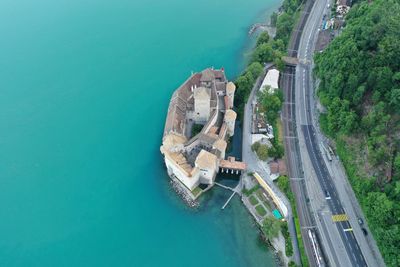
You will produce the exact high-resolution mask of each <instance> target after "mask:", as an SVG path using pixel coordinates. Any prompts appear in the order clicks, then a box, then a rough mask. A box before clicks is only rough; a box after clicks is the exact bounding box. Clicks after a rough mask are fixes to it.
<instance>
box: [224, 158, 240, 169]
mask: <svg viewBox="0 0 400 267" xmlns="http://www.w3.org/2000/svg"><path fill="white" fill-rule="evenodd" d="M219 166H220V167H221V168H226V169H234V170H245V169H246V163H244V162H242V161H236V160H235V158H234V157H228V160H225V159H221V160H220V161H219Z"/></svg>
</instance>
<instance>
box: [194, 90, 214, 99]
mask: <svg viewBox="0 0 400 267" xmlns="http://www.w3.org/2000/svg"><path fill="white" fill-rule="evenodd" d="M194 98H196V99H199V98H202V99H210V98H211V89H209V88H205V87H197V88H195V89H194Z"/></svg>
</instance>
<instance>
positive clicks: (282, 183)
mask: <svg viewBox="0 0 400 267" xmlns="http://www.w3.org/2000/svg"><path fill="white" fill-rule="evenodd" d="M276 184H277V186H278V187H279V189H280V190H281V191H282V192H283V193H284V194H285V195H286V196H287V198H288V199H289V201H290V205H291V206H292V211H293V217H294V223H295V226H296V234H297V241H298V242H297V243H298V244H299V250H300V257H301V262H302V265H303V266H304V267H306V266H309V264H308V258H307V254H306V250H305V249H304V244H303V238H302V237H301V228H300V222H299V216H298V214H297V209H296V202H295V200H294V195H293V192H292V191H291V190H290V183H289V178H288V177H287V176H280V177H279V178H278V180H276Z"/></svg>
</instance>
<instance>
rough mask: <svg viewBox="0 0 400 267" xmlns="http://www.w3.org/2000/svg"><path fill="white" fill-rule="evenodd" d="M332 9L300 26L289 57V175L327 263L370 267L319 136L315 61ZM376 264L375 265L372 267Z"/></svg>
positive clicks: (316, 12) (320, 5)
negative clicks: (319, 38) (296, 60)
mask: <svg viewBox="0 0 400 267" xmlns="http://www.w3.org/2000/svg"><path fill="white" fill-rule="evenodd" d="M308 2H310V1H308ZM327 5H328V0H320V1H316V2H315V3H314V5H313V7H312V9H311V10H310V12H309V13H308V14H306V21H300V23H299V25H300V27H301V26H303V27H304V28H300V29H298V31H297V32H295V33H294V37H293V36H292V40H291V43H292V47H290V49H289V55H291V56H293V57H296V56H297V57H298V58H299V62H300V64H298V65H297V66H296V68H295V69H294V67H291V66H288V67H287V68H286V71H285V73H284V77H283V78H284V79H283V89H284V91H285V96H286V99H285V105H284V109H283V113H282V115H283V119H284V122H285V123H284V129H285V146H286V151H287V162H288V165H289V175H290V177H291V186H292V190H293V192H294V193H295V195H296V202H297V205H298V207H297V208H298V212H299V217H300V224H301V226H302V235H303V237H306V235H305V233H304V230H303V229H307V228H310V227H311V228H312V229H315V231H316V233H317V234H318V236H319V244H320V245H322V246H321V249H322V250H323V251H324V255H323V256H324V259H323V263H324V264H326V265H331V266H368V265H367V261H366V259H365V257H364V255H363V253H362V250H361V248H360V246H359V244H358V242H357V240H356V237H355V235H354V232H353V226H352V225H351V223H350V222H349V218H348V215H347V213H346V210H345V209H344V207H343V205H342V203H341V201H340V195H339V194H338V191H337V189H336V187H335V183H334V181H333V178H332V175H331V173H330V172H329V170H328V168H327V165H326V162H325V160H324V158H323V156H322V153H321V151H320V145H319V144H320V140H319V139H320V138H319V133H317V132H316V130H315V129H316V128H315V124H317V122H316V121H315V118H314V83H313V80H312V67H313V65H312V59H313V53H314V46H315V43H316V40H317V36H318V31H319V27H320V23H321V20H322V16H323V14H324V13H325V12H327ZM293 76H294V77H293ZM293 80H294V81H293ZM293 85H294V86H293ZM304 184H305V185H304ZM304 198H306V199H305V200H304ZM307 203H309V205H307ZM302 217H303V218H302ZM334 218H335V220H334ZM353 221H354V218H353ZM354 227H359V226H358V224H357V225H354ZM317 229H318V230H317ZM304 243H305V247H306V251H307V254H308V256H309V260H310V263H311V265H312V266H314V265H316V266H318V265H321V264H320V263H318V262H317V260H318V259H316V256H315V252H314V251H312V248H310V244H309V240H307V239H306V238H305V240H304ZM375 264H376V262H372V261H370V266H375Z"/></svg>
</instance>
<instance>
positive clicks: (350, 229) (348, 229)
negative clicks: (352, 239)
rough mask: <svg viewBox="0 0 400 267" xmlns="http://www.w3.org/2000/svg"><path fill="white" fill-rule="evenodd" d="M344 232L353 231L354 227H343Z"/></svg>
mask: <svg viewBox="0 0 400 267" xmlns="http://www.w3.org/2000/svg"><path fill="white" fill-rule="evenodd" d="M343 231H344V232H351V231H353V228H347V229H343Z"/></svg>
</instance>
